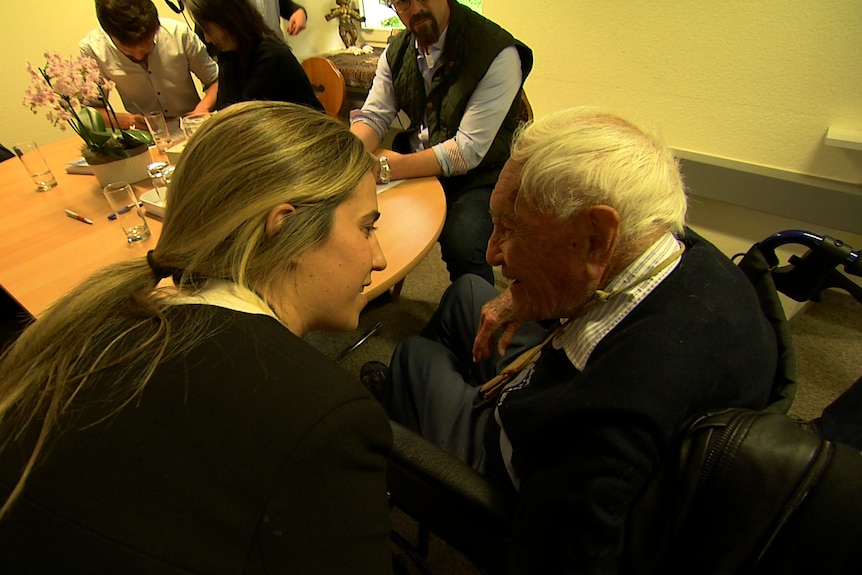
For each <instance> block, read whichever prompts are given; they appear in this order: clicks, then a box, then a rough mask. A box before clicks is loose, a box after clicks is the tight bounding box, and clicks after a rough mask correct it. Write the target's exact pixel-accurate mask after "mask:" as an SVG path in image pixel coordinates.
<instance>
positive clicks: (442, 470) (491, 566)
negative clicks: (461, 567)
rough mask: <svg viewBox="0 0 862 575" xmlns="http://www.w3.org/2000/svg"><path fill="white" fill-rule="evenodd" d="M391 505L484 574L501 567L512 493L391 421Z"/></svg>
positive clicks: (502, 567)
mask: <svg viewBox="0 0 862 575" xmlns="http://www.w3.org/2000/svg"><path fill="white" fill-rule="evenodd" d="M390 424H391V426H392V434H393V437H394V443H393V448H392V452H391V453H390V456H389V463H388V466H387V472H386V481H387V487H388V490H389V496H390V499H391V502H392V504H393V505H394V506H395V507H398V508H399V509H401V510H402V511H404V512H405V513H406V514H407V515H409V516H410V517H412V518H413V519H414V520H416V521H417V523H419V524H420V525H421V526H423V527H425V528H427V529H429V530H430V531H432V532H433V533H435V534H436V535H437V536H438V537H440V538H441V539H442V540H444V541H446V542H447V543H449V544H450V545H452V546H453V547H455V548H456V549H458V550H460V551H461V552H462V553H463V554H464V555H465V556H466V557H468V558H469V559H471V560H472V561H474V562H476V563H478V564H480V565H482V566H483V567H484V568H485V569H487V570H488V572H489V573H495V572H503V571H504V570H505V565H506V560H507V554H508V548H509V540H510V534H509V531H510V529H511V524H512V517H513V514H514V509H515V499H516V496H517V495H516V493H515V491H514V490H513V489H511V488H510V487H508V486H505V485H502V484H499V483H497V482H494V481H492V480H491V479H489V478H487V477H485V476H483V475H482V474H480V473H478V472H477V471H475V470H474V469H472V468H471V467H470V466H468V465H467V464H465V463H463V462H462V461H460V460H459V459H457V458H456V457H454V456H452V455H450V454H449V453H447V452H445V451H443V450H442V449H440V448H439V447H437V446H436V445H434V444H433V443H431V442H429V441H427V440H426V439H424V438H423V437H421V436H420V435H419V434H418V433H415V432H414V431H412V430H410V429H408V428H406V427H404V426H403V425H400V424H399V423H397V422H395V421H390Z"/></svg>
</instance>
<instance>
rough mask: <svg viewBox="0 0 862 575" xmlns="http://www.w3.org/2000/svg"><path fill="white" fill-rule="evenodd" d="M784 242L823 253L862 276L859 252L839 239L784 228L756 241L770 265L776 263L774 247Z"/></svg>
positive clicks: (836, 263)
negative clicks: (760, 240)
mask: <svg viewBox="0 0 862 575" xmlns="http://www.w3.org/2000/svg"><path fill="white" fill-rule="evenodd" d="M785 244H801V245H803V246H805V247H807V248H809V249H812V250H816V251H817V252H818V253H821V254H825V255H827V256H829V257H830V258H831V259H833V260H834V261H835V265H843V266H844V271H846V272H847V273H849V274H853V275H856V276H862V258H860V255H859V252H858V251H854V250H853V248H852V247H851V246H849V245H847V244H845V243H844V242H843V241H841V240H836V239H835V238H831V237H829V236H819V235H817V234H814V233H812V232H806V231H804V230H784V231H782V232H777V233H774V234H772V235H771V236H769V237H768V238H766V239H765V240H763V241H762V242H759V243H758V246H760V251H761V252H762V253H763V255H764V257H765V258H766V261H767V262H768V263H769V265H770V266H772V267H775V266H777V265H778V256H776V255H775V248H777V247H779V246H783V245H785Z"/></svg>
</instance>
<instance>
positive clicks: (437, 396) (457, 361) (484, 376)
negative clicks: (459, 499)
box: [380, 274, 546, 472]
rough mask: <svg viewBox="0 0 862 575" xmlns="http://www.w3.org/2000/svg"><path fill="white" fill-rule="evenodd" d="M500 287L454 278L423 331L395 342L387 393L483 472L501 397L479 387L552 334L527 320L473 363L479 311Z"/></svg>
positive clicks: (398, 416) (412, 423) (406, 418)
mask: <svg viewBox="0 0 862 575" xmlns="http://www.w3.org/2000/svg"><path fill="white" fill-rule="evenodd" d="M497 294H498V292H497V290H496V289H495V288H494V287H493V286H492V285H491V284H489V283H488V282H486V281H484V280H483V279H482V278H479V277H477V276H474V275H469V274H468V275H464V276H462V277H460V278H458V279H457V280H456V281H455V282H453V284H452V285H451V286H450V287H449V289H448V290H447V291H446V293H445V294H444V295H443V299H442V300H441V302H440V306H439V307H438V308H437V311H436V312H435V313H434V316H433V317H432V318H431V321H430V322H429V323H428V325H427V326H426V328H425V330H424V331H423V333H422V335H420V336H412V337H409V338H407V339H405V340H404V341H402V342H401V343H400V344H398V346H397V347H396V348H395V352H394V353H393V355H392V362H391V363H390V366H389V368H390V385H389V386H387V387H386V389H385V390H384V392H383V394H382V396H381V397H380V400H381V403H383V406H384V407H385V408H386V411H387V412H388V414H389V417H391V418H392V419H394V420H395V421H398V422H399V423H401V424H403V425H405V426H407V427H410V428H411V429H413V430H414V431H417V432H418V433H420V434H422V436H424V437H425V438H426V439H428V440H429V441H431V442H432V443H435V444H436V445H438V446H440V447H442V448H443V449H445V450H446V451H448V452H449V453H452V454H453V455H455V456H456V457H458V458H459V459H461V460H462V461H464V462H465V463H467V464H468V465H471V466H472V467H473V468H475V469H477V470H478V471H480V472H482V471H484V468H485V449H484V446H483V443H482V442H483V436H484V429H485V424H486V422H487V420H488V419H487V418H488V417H493V411H494V410H493V407H494V405H495V403H494V402H493V401H491V402H486V401H484V400H483V399H482V397H481V396H480V395H479V390H478V388H479V386H481V385H482V384H483V383H485V381H487V380H489V379H491V378H492V377H493V376H494V375H496V374H497V372H498V371H499V370H500V369H502V368H503V367H505V366H506V365H508V363H509V362H511V361H512V360H513V359H515V358H516V357H517V356H518V355H520V354H521V353H522V352H523V351H525V350H526V349H528V348H530V347H532V346H534V345H536V344H537V343H539V342H540V341H542V339H543V338H544V337H545V334H546V330H545V329H544V328H543V327H542V326H540V325H539V324H537V323H528V324H524V326H522V327H521V329H520V330H519V331H518V333H517V334H516V336H515V340H514V341H513V343H512V345H511V346H509V349H507V350H506V353H505V354H504V355H503V356H499V355H496V354H495V356H494V357H491V358H490V359H487V360H483V361H481V362H478V363H474V362H473V358H472V356H473V339H474V338H475V336H476V332H477V331H478V327H479V314H480V312H481V309H482V305H483V304H484V303H485V302H487V301H488V300H490V299H491V298H493V297H494V296H496V295H497Z"/></svg>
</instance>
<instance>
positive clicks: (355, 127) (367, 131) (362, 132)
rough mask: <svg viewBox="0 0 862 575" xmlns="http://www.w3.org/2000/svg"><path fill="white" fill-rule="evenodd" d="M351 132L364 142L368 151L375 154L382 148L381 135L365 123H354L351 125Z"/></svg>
mask: <svg viewBox="0 0 862 575" xmlns="http://www.w3.org/2000/svg"><path fill="white" fill-rule="evenodd" d="M350 131H351V132H353V135H355V136H356V137H357V138H359V139H360V140H362V143H363V144H364V145H365V149H366V151H368V152H371V153H373V152H374V151H375V150H376V149H377V148H378V147H379V146H380V134H378V133H377V130H375V129H374V128H372V127H371V126H369V125H368V124H366V123H365V122H354V123H353V124H351V125H350Z"/></svg>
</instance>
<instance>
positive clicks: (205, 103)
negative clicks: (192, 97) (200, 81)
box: [196, 82, 218, 112]
mask: <svg viewBox="0 0 862 575" xmlns="http://www.w3.org/2000/svg"><path fill="white" fill-rule="evenodd" d="M217 96H218V82H213V83H212V84H210V85H209V88H207V89H206V90H205V91H204V97H203V98H201V103H200V104H198V105H197V107H196V110H198V111H203V110H202V108H206V110H205V111H207V112H211V111H212V110H213V108H215V104H216V97H217Z"/></svg>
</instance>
